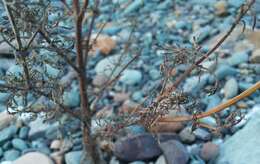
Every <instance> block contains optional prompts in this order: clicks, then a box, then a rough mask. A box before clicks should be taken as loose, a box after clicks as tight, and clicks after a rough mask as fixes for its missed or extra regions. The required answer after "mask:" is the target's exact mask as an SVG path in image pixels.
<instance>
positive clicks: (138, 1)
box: [123, 0, 144, 15]
mask: <svg viewBox="0 0 260 164" xmlns="http://www.w3.org/2000/svg"><path fill="white" fill-rule="evenodd" d="M143 3H144V1H143V0H134V1H133V2H132V3H130V4H129V5H128V6H127V8H126V9H125V10H124V12H123V15H126V14H130V13H132V12H134V11H135V10H137V9H139V8H140V7H141V6H142V5H143Z"/></svg>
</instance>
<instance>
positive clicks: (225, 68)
mask: <svg viewBox="0 0 260 164" xmlns="http://www.w3.org/2000/svg"><path fill="white" fill-rule="evenodd" d="M236 74H238V71H237V70H236V69H235V68H233V67H231V66H229V65H225V64H221V65H220V66H218V68H217V70H216V71H215V75H216V76H217V78H218V80H222V79H224V78H225V77H227V76H235V75H236Z"/></svg>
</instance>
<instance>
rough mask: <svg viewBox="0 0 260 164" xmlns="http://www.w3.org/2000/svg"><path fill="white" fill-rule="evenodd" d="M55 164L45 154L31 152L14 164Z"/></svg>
mask: <svg viewBox="0 0 260 164" xmlns="http://www.w3.org/2000/svg"><path fill="white" fill-rule="evenodd" d="M25 163H26V164H35V163H37V164H54V162H53V161H52V160H51V159H50V158H49V157H48V156H47V155H45V154H43V153H39V152H29V153H26V154H24V155H22V156H21V157H20V158H18V159H17V160H15V161H13V163H12V164H25Z"/></svg>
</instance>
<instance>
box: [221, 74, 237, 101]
mask: <svg viewBox="0 0 260 164" xmlns="http://www.w3.org/2000/svg"><path fill="white" fill-rule="evenodd" d="M237 94H238V82H237V80H236V79H235V78H231V79H229V80H228V81H227V82H226V84H225V85H224V95H225V98H227V99H229V98H232V97H235V96H236V95H237Z"/></svg>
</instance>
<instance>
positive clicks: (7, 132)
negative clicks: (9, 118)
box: [0, 125, 17, 146]
mask: <svg viewBox="0 0 260 164" xmlns="http://www.w3.org/2000/svg"><path fill="white" fill-rule="evenodd" d="M16 132H17V128H16V126H14V125H12V126H9V127H8V128H5V129H3V130H2V131H0V146H2V145H3V144H4V143H5V142H6V141H7V140H9V139H11V138H12V137H13V136H14V135H15V134H16Z"/></svg>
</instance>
